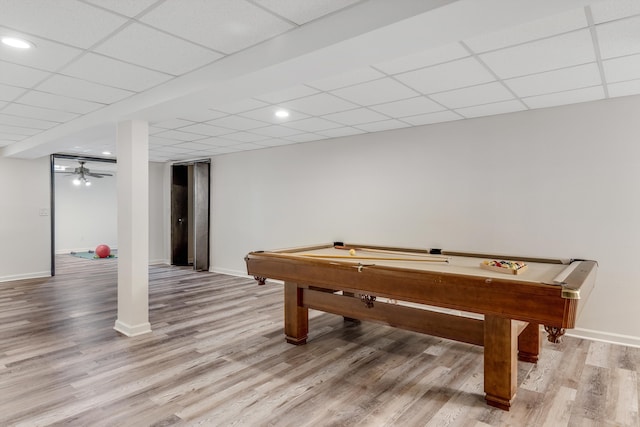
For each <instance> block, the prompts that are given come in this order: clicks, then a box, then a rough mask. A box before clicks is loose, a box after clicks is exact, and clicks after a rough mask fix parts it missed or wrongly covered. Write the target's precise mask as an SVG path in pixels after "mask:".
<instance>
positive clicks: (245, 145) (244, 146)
mask: <svg viewBox="0 0 640 427" xmlns="http://www.w3.org/2000/svg"><path fill="white" fill-rule="evenodd" d="M225 148H226V149H227V151H228V152H230V153H235V152H239V151H251V150H257V149H259V148H263V147H262V146H260V145H258V144H254V143H251V142H240V143H236V144H234V145H228V146H227V147H225Z"/></svg>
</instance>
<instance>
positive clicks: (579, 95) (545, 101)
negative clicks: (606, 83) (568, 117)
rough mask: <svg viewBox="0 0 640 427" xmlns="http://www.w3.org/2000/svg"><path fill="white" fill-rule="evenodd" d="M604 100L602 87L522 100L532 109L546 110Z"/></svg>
mask: <svg viewBox="0 0 640 427" xmlns="http://www.w3.org/2000/svg"><path fill="white" fill-rule="evenodd" d="M603 98H604V90H603V89H602V86H597V87H590V88H584V89H575V90H569V91H566V92H558V93H551V94H548V95H539V96H532V97H529V98H523V99H522V100H523V101H524V102H525V104H527V105H528V106H529V107H530V108H546V107H554V106H556V105H566V104H576V103H579V102H587V101H596V100H599V99H603Z"/></svg>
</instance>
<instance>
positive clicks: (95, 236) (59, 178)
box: [55, 165, 118, 254]
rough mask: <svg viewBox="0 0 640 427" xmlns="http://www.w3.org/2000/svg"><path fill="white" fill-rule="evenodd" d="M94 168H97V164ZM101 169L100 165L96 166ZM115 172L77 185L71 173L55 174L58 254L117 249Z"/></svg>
mask: <svg viewBox="0 0 640 427" xmlns="http://www.w3.org/2000/svg"><path fill="white" fill-rule="evenodd" d="M94 167H96V166H95V165H94ZM96 169H99V167H96ZM116 178H117V177H116V175H115V173H114V174H113V176H106V177H103V178H101V179H98V178H95V179H91V178H90V179H89V180H90V182H91V186H89V187H86V186H84V185H74V184H73V176H72V175H62V174H56V176H55V191H56V193H55V210H56V211H55V214H56V216H55V226H56V233H55V249H56V253H58V254H68V253H69V252H71V251H75V252H82V251H87V250H95V248H96V246H98V245H102V244H104V245H108V246H109V247H110V248H111V249H117V248H118V210H117V209H118V205H117V200H118V199H117V196H118V194H117V186H116Z"/></svg>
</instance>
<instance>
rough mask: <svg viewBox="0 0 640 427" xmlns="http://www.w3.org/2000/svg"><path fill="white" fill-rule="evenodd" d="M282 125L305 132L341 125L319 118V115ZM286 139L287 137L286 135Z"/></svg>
mask: <svg viewBox="0 0 640 427" xmlns="http://www.w3.org/2000/svg"><path fill="white" fill-rule="evenodd" d="M283 126H286V127H289V128H293V129H299V130H303V131H307V132H316V131H320V130H326V129H332V128H338V127H342V125H341V124H339V123H335V122H331V121H329V120H325V119H321V118H319V117H311V118H309V119H304V120H297V121H295V122H289V123H285V124H284V125H283ZM287 139H288V137H287Z"/></svg>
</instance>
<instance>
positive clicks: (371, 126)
mask: <svg viewBox="0 0 640 427" xmlns="http://www.w3.org/2000/svg"><path fill="white" fill-rule="evenodd" d="M407 126H409V125H408V124H407V123H404V122H401V121H400V120H395V119H391V120H384V121H381V122H375V123H365V124H363V125H358V126H356V127H357V128H358V129H362V130H364V131H367V132H380V131H385V130H391V129H400V128H405V127H407Z"/></svg>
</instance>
